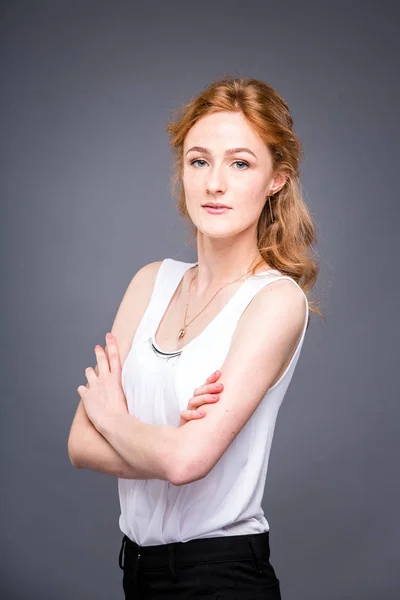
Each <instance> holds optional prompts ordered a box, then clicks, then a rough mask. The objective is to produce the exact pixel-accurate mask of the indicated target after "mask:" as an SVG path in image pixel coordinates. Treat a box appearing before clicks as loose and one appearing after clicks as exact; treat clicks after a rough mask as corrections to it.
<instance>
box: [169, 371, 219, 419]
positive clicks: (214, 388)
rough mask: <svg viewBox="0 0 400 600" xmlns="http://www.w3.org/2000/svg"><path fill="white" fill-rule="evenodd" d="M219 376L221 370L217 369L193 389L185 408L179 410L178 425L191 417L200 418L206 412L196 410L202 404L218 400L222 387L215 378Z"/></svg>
mask: <svg viewBox="0 0 400 600" xmlns="http://www.w3.org/2000/svg"><path fill="white" fill-rule="evenodd" d="M220 377H221V371H219V370H218V369H217V370H216V371H214V373H211V375H209V376H208V377H207V379H206V381H205V383H204V384H203V385H202V386H201V387H199V388H196V389H195V390H194V395H193V397H192V398H191V399H190V400H189V402H188V404H187V408H186V409H185V410H183V411H182V412H181V418H180V421H179V425H178V427H182V425H184V424H185V423H187V422H188V421H192V420H193V419H201V418H202V417H204V416H205V414H206V413H205V412H202V411H199V410H198V408H199V407H200V406H202V405H203V404H211V403H214V402H218V400H219V395H220V393H221V392H222V390H223V388H224V384H223V383H217V379H219V378H220Z"/></svg>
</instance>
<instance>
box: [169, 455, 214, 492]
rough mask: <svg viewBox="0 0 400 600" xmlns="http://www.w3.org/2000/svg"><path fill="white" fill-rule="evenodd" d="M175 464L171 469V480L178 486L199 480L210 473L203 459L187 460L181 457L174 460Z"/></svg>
mask: <svg viewBox="0 0 400 600" xmlns="http://www.w3.org/2000/svg"><path fill="white" fill-rule="evenodd" d="M174 465H175V468H174V469H172V470H171V471H170V476H169V481H170V483H172V484H173V485H177V486H180V485H186V484H188V483H193V482H195V481H199V480H200V479H203V478H204V477H206V475H207V474H208V473H209V469H207V468H206V466H205V464H204V460H202V459H199V460H192V461H186V460H182V458H181V459H180V460H179V459H178V460H176V461H174Z"/></svg>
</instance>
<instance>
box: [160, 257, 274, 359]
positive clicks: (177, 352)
mask: <svg viewBox="0 0 400 600" xmlns="http://www.w3.org/2000/svg"><path fill="white" fill-rule="evenodd" d="M198 264H199V263H198V261H197V262H194V263H189V265H188V266H187V267H186V268H185V269H184V271H183V273H182V274H181V277H180V278H179V280H178V283H177V285H176V286H175V287H174V289H173V291H172V294H171V296H170V299H169V302H168V304H167V306H166V308H165V310H164V312H163V314H162V315H161V317H160V319H158V320H157V323H156V324H155V327H153V328H152V332H151V335H150V341H151V344H152V346H153V347H154V349H155V350H156V351H157V352H158V353H159V355H160V356H162V357H169V356H179V355H180V354H182V352H184V351H186V350H187V348H189V347H190V346H192V345H194V343H195V342H197V341H198V340H199V339H200V338H202V337H203V336H204V335H205V333H206V332H207V331H208V329H210V328H211V326H212V325H213V324H214V323H215V321H216V320H217V319H218V318H220V316H221V315H222V314H223V313H224V311H226V310H227V309H228V306H230V305H231V303H233V300H234V299H235V298H236V297H237V296H238V294H239V292H241V291H242V290H244V289H245V286H246V285H247V282H248V281H250V280H251V279H253V278H254V277H260V276H262V275H265V274H267V273H277V274H279V271H277V270H276V269H268V270H266V271H261V272H260V273H255V274H254V275H250V277H248V278H247V279H245V280H244V282H243V283H242V285H241V286H240V287H238V289H237V290H236V292H235V293H234V294H233V296H231V297H230V298H229V300H228V302H227V303H226V304H225V305H224V306H223V307H222V308H221V310H220V311H219V312H218V313H217V314H216V315H215V317H213V318H212V319H211V321H210V322H209V323H208V324H207V325H206V326H205V327H204V329H203V330H202V331H201V332H200V333H199V334H198V335H196V337H194V338H192V339H191V340H190V341H189V342H188V343H187V344H185V345H184V346H182V348H177V349H176V350H171V351H168V352H166V351H165V350H163V349H162V348H160V346H159V345H158V344H157V342H156V339H155V337H156V333H157V330H158V328H159V326H160V323H161V320H162V318H163V317H164V315H165V313H166V312H167V310H168V307H169V305H170V303H171V300H172V298H173V296H174V294H175V292H176V290H177V289H178V287H179V285H180V284H181V282H182V280H183V278H184V276H185V273H186V272H187V271H188V270H189V269H192V268H193V267H195V266H196V265H198Z"/></svg>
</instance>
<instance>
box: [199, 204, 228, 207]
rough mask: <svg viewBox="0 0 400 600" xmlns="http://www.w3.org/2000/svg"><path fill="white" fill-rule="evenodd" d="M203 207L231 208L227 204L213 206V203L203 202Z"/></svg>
mask: <svg viewBox="0 0 400 600" xmlns="http://www.w3.org/2000/svg"><path fill="white" fill-rule="evenodd" d="M203 208H230V206H225V205H224V204H223V205H222V206H212V204H203Z"/></svg>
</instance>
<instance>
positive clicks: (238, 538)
mask: <svg viewBox="0 0 400 600" xmlns="http://www.w3.org/2000/svg"><path fill="white" fill-rule="evenodd" d="M269 557H270V546H269V531H265V532H263V533H254V534H246V535H229V536H219V537H209V538H197V539H193V540H189V541H188V542H171V543H169V544H158V545H156V546H139V545H138V544H137V543H136V542H134V541H132V540H131V539H129V538H128V537H127V536H126V535H124V536H123V538H122V545H121V550H120V553H119V566H120V568H121V569H124V565H125V563H126V561H129V564H133V566H134V573H135V575H136V572H137V569H138V568H139V564H140V565H141V566H142V567H143V568H146V569H160V568H163V567H165V566H166V565H167V566H168V567H169V570H170V572H171V574H172V576H173V579H174V580H175V581H176V580H177V575H176V568H179V567H180V566H187V565H191V564H198V563H202V562H203V563H210V562H219V561H225V560H241V559H250V560H253V561H254V563H255V565H256V568H257V569H258V571H259V573H262V572H263V568H262V560H263V558H264V559H267V560H268V559H269ZM123 559H124V561H123Z"/></svg>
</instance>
